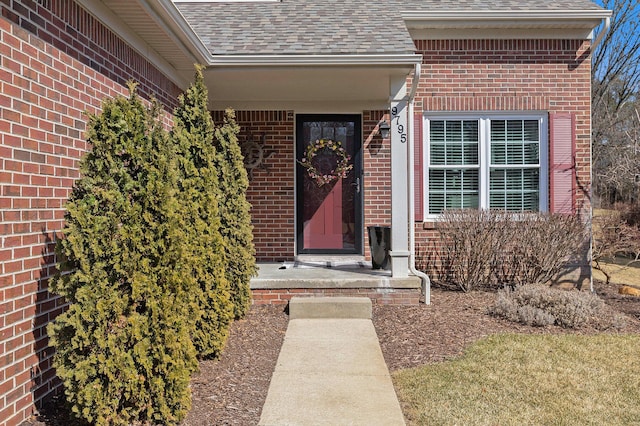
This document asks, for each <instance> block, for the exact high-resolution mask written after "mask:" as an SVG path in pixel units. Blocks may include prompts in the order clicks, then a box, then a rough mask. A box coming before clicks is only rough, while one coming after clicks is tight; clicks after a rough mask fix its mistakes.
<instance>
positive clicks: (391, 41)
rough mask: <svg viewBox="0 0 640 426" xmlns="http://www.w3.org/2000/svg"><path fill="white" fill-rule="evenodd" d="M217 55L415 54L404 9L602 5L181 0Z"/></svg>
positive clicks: (550, 0)
mask: <svg viewBox="0 0 640 426" xmlns="http://www.w3.org/2000/svg"><path fill="white" fill-rule="evenodd" d="M175 4H176V6H177V8H178V9H179V10H180V12H181V13H182V14H183V16H184V17H185V19H186V20H187V22H188V23H189V25H190V26H191V27H192V28H193V30H194V32H195V33H196V34H197V35H198V37H199V38H200V39H201V40H202V42H203V43H204V45H205V46H206V47H207V49H209V51H210V52H211V54H213V55H320V54H322V55H354V54H382V55H384V54H410V53H413V52H414V44H413V41H412V39H411V36H410V34H409V31H408V30H407V28H406V26H405V24H404V21H403V19H402V17H401V13H402V11H421V10H423V11H457V10H459V11H476V10H477V11H487V10H501V11H522V10H535V11H544V10H565V11H572V10H575V11H585V10H602V8H600V7H599V6H597V5H596V4H594V3H592V2H591V1H589V0H507V1H502V0H461V1H457V0H426V1H420V0H383V1H375V2H372V1H368V2H367V1H356V0H323V1H317V0H282V1H280V2H275V1H274V2H224V3H221V2H202V1H200V2H181V1H180V2H176V3H175Z"/></svg>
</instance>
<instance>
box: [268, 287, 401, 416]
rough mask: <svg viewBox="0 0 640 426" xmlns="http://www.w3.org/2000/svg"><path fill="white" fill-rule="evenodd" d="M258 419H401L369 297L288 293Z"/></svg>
mask: <svg viewBox="0 0 640 426" xmlns="http://www.w3.org/2000/svg"><path fill="white" fill-rule="evenodd" d="M289 314H290V319H289V326H288V328H287V333H286V335H285V338H284V343H283V345H282V349H281V350H280V356H279V358H278V363H277V365H276V369H275V371H274V373H273V376H272V378H271V384H270V386H269V392H268V394H267V399H266V401H265V405H264V407H263V409H262V416H261V418H260V423H259V424H260V425H262V426H284V425H291V426H293V425H304V426H307V425H367V426H371V425H376V426H378V425H379V426H383V425H389V426H391V425H394V426H395V425H404V424H405V423H404V417H403V415H402V411H401V410H400V404H399V403H398V399H397V397H396V393H395V390H394V388H393V384H392V382H391V377H390V376H389V370H388V368H387V365H386V364H385V362H384V358H383V357H382V351H381V350H380V344H379V343H378V337H377V335H376V332H375V329H374V327H373V323H372V322H371V300H369V299H368V298H350V297H317V298H295V297H294V298H293V299H292V300H291V302H290V305H289Z"/></svg>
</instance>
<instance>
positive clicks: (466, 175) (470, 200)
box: [429, 169, 479, 214]
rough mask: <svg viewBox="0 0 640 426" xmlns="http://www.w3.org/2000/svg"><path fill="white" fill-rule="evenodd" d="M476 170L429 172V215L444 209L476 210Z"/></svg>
mask: <svg viewBox="0 0 640 426" xmlns="http://www.w3.org/2000/svg"><path fill="white" fill-rule="evenodd" d="M478 176H479V174H478V169H454V170H450V169H447V170H430V171H429V213H430V214H439V213H441V212H442V211H443V210H444V209H460V208H478V206H479V202H478V200H479V178H478Z"/></svg>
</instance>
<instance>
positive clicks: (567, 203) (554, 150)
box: [549, 113, 576, 214]
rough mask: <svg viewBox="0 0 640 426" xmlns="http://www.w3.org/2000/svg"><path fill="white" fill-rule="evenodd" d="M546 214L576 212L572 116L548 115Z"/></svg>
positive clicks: (574, 137)
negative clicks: (547, 206) (547, 202)
mask: <svg viewBox="0 0 640 426" xmlns="http://www.w3.org/2000/svg"><path fill="white" fill-rule="evenodd" d="M549 135H550V137H549V191H550V193H549V211H550V212H551V213H565V214H573V213H574V212H575V189H576V187H575V183H576V179H575V164H574V156H575V139H576V133H575V115H574V114H572V113H551V114H549Z"/></svg>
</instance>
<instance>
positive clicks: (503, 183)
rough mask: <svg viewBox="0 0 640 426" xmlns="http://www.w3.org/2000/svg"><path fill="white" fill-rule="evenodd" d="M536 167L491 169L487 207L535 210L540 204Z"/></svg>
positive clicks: (538, 173) (538, 178)
mask: <svg viewBox="0 0 640 426" xmlns="http://www.w3.org/2000/svg"><path fill="white" fill-rule="evenodd" d="M539 182H540V172H539V170H538V169H492V170H491V172H490V174H489V207H490V208H492V209H501V210H509V211H535V210H538V208H539V205H540V196H539V194H540V189H539V186H540V185H539Z"/></svg>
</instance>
